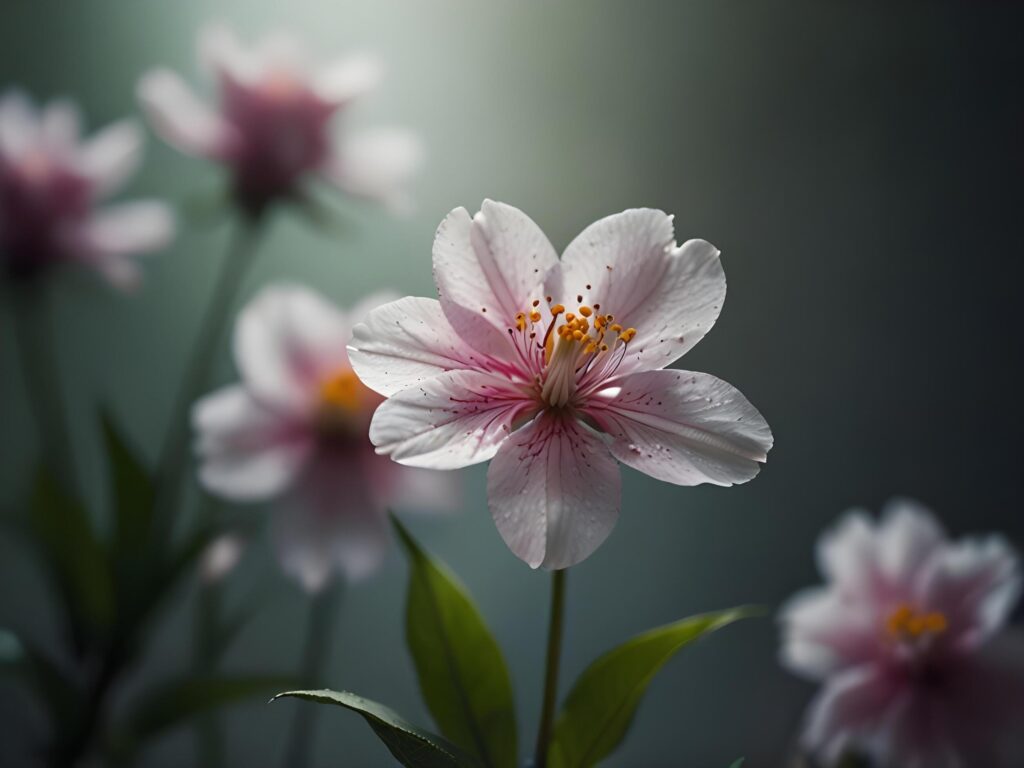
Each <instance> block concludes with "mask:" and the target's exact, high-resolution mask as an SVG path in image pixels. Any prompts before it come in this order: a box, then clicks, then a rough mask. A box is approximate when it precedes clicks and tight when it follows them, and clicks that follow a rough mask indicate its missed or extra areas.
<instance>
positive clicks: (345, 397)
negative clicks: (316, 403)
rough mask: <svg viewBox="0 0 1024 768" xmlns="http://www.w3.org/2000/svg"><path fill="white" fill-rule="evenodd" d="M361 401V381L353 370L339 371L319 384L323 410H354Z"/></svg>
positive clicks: (358, 406) (357, 408)
mask: <svg viewBox="0 0 1024 768" xmlns="http://www.w3.org/2000/svg"><path fill="white" fill-rule="evenodd" d="M362 401H363V383H362V382H361V381H359V377H358V376H356V373H355V371H351V370H348V371H340V372H338V373H336V374H334V375H333V376H331V377H330V378H328V379H325V380H324V381H323V383H322V384H321V385H320V405H321V407H322V408H323V409H324V410H330V411H346V412H355V411H358V410H359V409H360V406H361V405H362Z"/></svg>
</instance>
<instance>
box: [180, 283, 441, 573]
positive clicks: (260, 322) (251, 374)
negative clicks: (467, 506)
mask: <svg viewBox="0 0 1024 768" xmlns="http://www.w3.org/2000/svg"><path fill="white" fill-rule="evenodd" d="M378 303H379V298H377V299H369V300H367V301H366V302H364V303H363V304H361V305H359V306H357V307H356V308H355V309H354V310H353V311H352V312H351V313H350V314H349V315H348V316H346V315H344V314H342V313H341V312H339V311H338V310H337V309H335V308H334V307H333V306H332V305H331V304H329V303H328V302H327V301H326V300H325V299H323V298H322V297H320V296H319V295H317V294H316V293H315V292H313V291H312V290H310V289H308V288H303V287H300V286H291V285H276V286H271V287H269V288H266V289H264V290H263V291H262V293H260V294H259V295H258V296H257V297H256V298H255V299H253V300H252V301H251V302H250V303H249V305H248V306H246V307H245V308H244V309H243V310H242V312H241V314H240V315H239V318H238V322H237V324H236V326H235V336H234V353H235V363H236V365H237V367H238V370H239V373H240V374H241V379H242V381H241V383H240V384H236V385H232V386H228V387H225V388H223V389H221V390H219V391H217V392H214V393H213V394H210V395H207V396H206V397H204V398H202V399H201V400H200V401H199V402H197V403H196V405H195V408H194V411H193V420H194V423H195V427H196V430H197V431H198V441H197V449H198V452H199V456H200V458H201V462H202V464H201V467H200V471H199V477H200V481H201V483H202V485H203V486H204V487H205V488H206V490H208V491H210V492H211V493H213V494H216V495H218V496H221V497H223V498H226V499H230V500H232V501H241V502H254V501H266V500H273V501H274V505H275V508H274V516H273V521H272V525H273V532H274V537H275V542H276V547H277V552H278V556H279V559H280V562H281V565H282V567H283V568H284V569H285V571H286V572H288V573H289V574H290V575H292V576H294V577H296V578H298V579H299V580H300V581H301V582H302V584H303V585H304V586H305V587H306V588H307V589H310V590H315V589H318V588H320V587H321V586H323V585H324V584H325V583H326V581H327V580H328V578H329V577H330V575H331V573H332V572H333V571H334V570H341V571H343V572H344V573H345V574H347V576H348V577H349V578H352V579H357V578H360V577H363V576H366V575H368V574H369V573H370V572H372V571H373V570H374V569H375V568H376V567H377V565H378V564H379V563H380V561H381V559H382V558H383V556H384V554H385V552H386V551H387V547H388V544H389V541H390V525H389V522H388V516H387V511H388V508H389V507H390V506H392V505H396V506H401V505H410V506H415V507H417V508H440V509H446V508H451V507H453V506H454V505H455V503H456V501H457V498H456V497H457V495H458V490H457V486H456V485H455V483H454V482H453V480H454V479H453V478H451V477H449V476H447V475H445V474H443V473H435V472H429V471H427V470H417V469H409V468H407V467H399V466H397V465H395V464H394V463H393V462H391V461H390V460H388V459H387V458H385V457H381V456H377V455H376V453H374V450H373V446H372V445H370V442H369V440H368V439H367V437H366V430H367V428H368V426H369V423H370V417H371V416H372V414H373V411H374V409H375V408H376V407H377V404H378V403H379V402H380V400H381V398H380V397H379V396H378V395H376V394H375V393H374V392H371V391H370V390H369V389H367V388H366V387H364V386H363V385H362V384H361V383H360V381H359V379H358V378H357V377H356V375H355V374H354V373H353V372H352V368H351V366H350V365H349V361H348V354H347V351H346V345H347V344H348V341H349V338H350V335H351V328H352V323H353V322H354V321H355V320H357V319H359V318H361V317H363V316H364V315H365V314H366V312H367V311H369V309H370V308H372V307H373V306H376V304H378Z"/></svg>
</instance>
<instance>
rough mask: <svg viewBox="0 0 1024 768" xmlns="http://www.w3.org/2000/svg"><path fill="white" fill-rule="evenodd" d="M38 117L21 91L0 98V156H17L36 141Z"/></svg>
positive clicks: (8, 93) (5, 94)
mask: <svg viewBox="0 0 1024 768" xmlns="http://www.w3.org/2000/svg"><path fill="white" fill-rule="evenodd" d="M38 131H39V125H38V117H37V115H36V110H35V107H34V106H32V102H31V101H29V99H28V97H27V96H26V95H25V94H24V93H22V92H21V91H16V90H12V91H7V92H5V93H4V94H3V96H0V155H2V156H6V157H9V158H14V157H17V156H19V155H20V154H21V153H22V152H24V151H25V150H26V149H28V148H29V147H30V146H32V144H34V143H35V142H36V141H38V139H39V137H38Z"/></svg>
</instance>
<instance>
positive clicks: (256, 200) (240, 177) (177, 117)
mask: <svg viewBox="0 0 1024 768" xmlns="http://www.w3.org/2000/svg"><path fill="white" fill-rule="evenodd" d="M199 47H200V58H201V60H202V62H203V64H204V65H205V67H206V69H207V70H208V72H209V74H210V75H211V77H212V78H213V79H214V80H215V82H216V85H217V89H218V103H217V106H216V107H213V108H211V107H208V106H207V105H206V104H204V103H203V102H202V101H200V100H199V99H198V98H197V97H196V96H195V94H194V93H193V92H192V91H191V90H190V89H189V87H188V86H187V85H186V84H185V83H184V81H183V80H182V79H181V78H180V77H179V76H178V75H177V74H175V73H174V72H171V71H169V70H166V69H158V70H154V71H152V72H149V73H147V74H146V75H145V76H144V77H143V78H142V80H141V82H140V84H139V98H140V101H141V103H142V106H143V108H144V109H145V111H146V112H147V114H148V115H149V118H150V120H151V122H152V124H153V127H154V128H155V130H156V131H157V132H158V133H159V134H160V135H161V136H162V137H163V138H164V139H165V140H166V141H167V142H168V143H169V144H171V145H173V146H174V147H176V148H177V149H179V150H180V151H182V152H184V153H186V154H190V155H196V156H199V157H205V158H208V159H211V160H214V161H216V162H219V163H222V164H223V165H225V166H226V167H227V168H228V169H229V170H230V172H231V174H232V179H233V185H234V193H235V195H236V199H237V200H238V201H239V203H240V204H241V205H243V206H244V207H245V208H247V209H248V210H250V211H260V210H262V208H263V207H264V206H266V205H267V204H268V203H269V202H272V201H274V200H276V199H278V198H282V197H288V196H290V195H293V194H295V193H296V192H297V191H298V189H299V186H300V184H301V183H302V182H303V181H304V180H305V179H306V178H307V177H309V176H319V177H320V178H322V179H325V180H326V181H328V182H329V183H331V184H333V185H334V186H336V187H338V188H340V189H341V190H342V191H344V192H346V193H349V194H352V195H356V196H360V197H365V198H368V199H373V200H376V201H378V202H381V203H384V204H385V205H387V206H389V207H391V208H393V209H404V208H407V207H408V205H409V202H410V201H409V197H408V194H407V191H406V184H407V182H408V180H409V178H410V176H411V175H412V173H413V172H414V171H415V170H416V168H417V167H418V166H419V163H420V157H421V150H420V144H419V141H418V140H417V138H416V137H415V136H414V135H413V134H411V133H410V132H408V131H405V130H398V129H380V130H376V131H372V132H367V133H363V134H356V135H352V136H350V135H348V134H347V133H343V134H342V135H341V136H340V137H337V138H336V137H334V136H333V135H332V133H331V122H332V120H333V118H334V117H335V116H336V115H337V114H338V113H339V112H343V111H346V110H347V109H348V107H349V105H350V104H351V103H352V102H353V101H354V100H355V99H356V98H357V97H358V96H361V95H363V94H364V93H366V92H367V91H370V90H372V89H373V88H374V86H375V85H376V84H377V82H378V80H379V79H380V67H379V65H378V64H377V62H376V61H375V60H374V59H372V58H370V57H367V56H364V55H358V56H351V57H348V58H345V59H340V60H337V61H334V62H331V63H329V64H327V65H325V66H319V67H318V66H315V65H314V64H313V63H312V62H311V61H309V59H308V58H307V56H306V55H305V49H304V48H303V46H302V45H301V44H300V43H299V42H298V41H297V40H295V39H293V38H291V37H289V36H286V35H283V34H274V35H271V36H268V37H266V38H264V39H263V40H261V41H259V42H258V43H256V44H255V45H253V46H251V47H246V46H245V45H243V44H242V43H241V42H240V41H239V40H238V39H237V38H236V37H235V36H234V34H233V33H232V32H231V31H229V30H228V29H225V28H223V27H219V26H216V27H210V28H208V29H206V30H205V31H204V32H203V33H202V34H201V36H200V46H199Z"/></svg>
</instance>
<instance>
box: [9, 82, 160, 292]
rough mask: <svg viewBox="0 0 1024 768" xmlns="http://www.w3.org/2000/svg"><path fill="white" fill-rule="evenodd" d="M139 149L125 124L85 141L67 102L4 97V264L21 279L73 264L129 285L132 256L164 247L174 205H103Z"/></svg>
mask: <svg viewBox="0 0 1024 768" xmlns="http://www.w3.org/2000/svg"><path fill="white" fill-rule="evenodd" d="M141 150H142V137H141V135H140V133H139V130H138V128H137V127H136V126H135V125H134V124H133V123H131V122H129V121H123V122H119V123H116V124H114V125H112V126H110V127H108V128H107V129H105V130H103V131H101V132H100V133H99V134H98V135H96V136H95V137H94V138H92V139H89V140H87V141H83V140H82V139H81V137H80V136H79V116H78V110H77V109H76V108H75V106H74V105H73V104H71V103H70V102H67V101H55V102H52V103H51V104H49V105H48V106H47V107H46V108H45V109H42V110H39V111H37V110H36V108H35V107H34V106H33V105H32V104H31V103H30V102H29V100H28V99H27V98H26V97H25V96H24V95H22V94H21V93H19V92H17V91H10V92H8V93H6V94H4V95H3V96H0V264H2V265H3V267H4V268H5V269H6V271H7V272H8V273H9V274H12V275H16V276H26V277H27V276H32V275H36V274H38V273H40V272H43V271H45V270H47V269H49V268H50V267H53V266H56V265H58V264H63V263H67V262H74V263H78V264H84V265H86V266H89V267H91V268H93V269H95V270H97V271H98V272H100V273H101V274H102V275H103V276H104V277H106V278H107V279H108V280H110V282H112V283H113V284H115V285H116V286H118V287H123V288H130V287H132V286H134V285H135V284H136V283H137V282H138V279H139V270H138V267H137V266H136V264H135V262H134V261H133V259H132V258H131V257H132V256H135V255H137V254H141V253H146V252H148V251H152V250H156V249H158V248H161V247H162V246H164V245H166V244H167V242H168V241H169V240H170V239H171V236H172V234H173V231H174V221H173V217H172V215H171V212H170V209H169V208H168V207H167V206H165V205H163V204H162V203H157V202H152V201H145V202H133V203H122V204H120V205H114V206H109V207H107V208H102V209H101V208H99V203H100V202H101V201H102V200H103V199H104V198H106V197H107V196H109V195H110V194H112V193H113V192H115V191H116V190H117V189H118V188H120V187H121V186H122V185H123V184H124V182H125V181H126V180H127V179H128V178H129V177H130V176H131V175H132V173H133V172H134V171H135V168H136V167H137V166H138V164H139V158H140V155H141Z"/></svg>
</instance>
